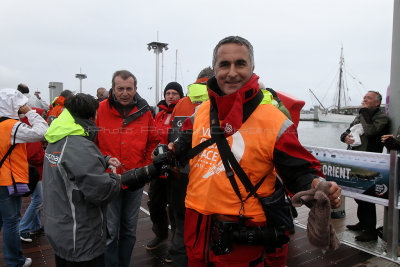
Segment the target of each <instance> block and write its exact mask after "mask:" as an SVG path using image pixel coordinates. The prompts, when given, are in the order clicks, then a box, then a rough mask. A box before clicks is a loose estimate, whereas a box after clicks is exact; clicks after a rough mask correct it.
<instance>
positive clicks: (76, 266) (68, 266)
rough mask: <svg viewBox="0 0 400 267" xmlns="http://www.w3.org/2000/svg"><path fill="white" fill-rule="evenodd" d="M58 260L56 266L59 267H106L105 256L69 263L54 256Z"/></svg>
mask: <svg viewBox="0 0 400 267" xmlns="http://www.w3.org/2000/svg"><path fill="white" fill-rule="evenodd" d="M54 256H55V258H56V266H57V267H104V254H102V255H100V256H98V257H97V258H94V259H93V260H90V261H81V262H76V261H67V260H64V259H63V258H60V257H58V256H57V255H54Z"/></svg>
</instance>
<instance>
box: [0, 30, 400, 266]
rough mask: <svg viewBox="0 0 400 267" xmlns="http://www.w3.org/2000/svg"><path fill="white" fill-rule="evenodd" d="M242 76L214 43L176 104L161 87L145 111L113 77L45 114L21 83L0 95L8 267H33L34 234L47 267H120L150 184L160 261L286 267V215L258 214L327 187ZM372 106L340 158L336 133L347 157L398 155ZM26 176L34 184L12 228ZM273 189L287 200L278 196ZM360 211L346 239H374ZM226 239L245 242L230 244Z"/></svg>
mask: <svg viewBox="0 0 400 267" xmlns="http://www.w3.org/2000/svg"><path fill="white" fill-rule="evenodd" d="M254 66H255V65H254V52H253V47H252V45H251V43H250V42H249V41H247V40H246V39H244V38H242V37H239V36H229V37H226V38H224V39H222V40H221V41H220V42H219V43H218V44H217V45H216V47H215V48H214V53H213V58H212V68H211V67H207V68H204V69H203V70H201V71H200V73H199V75H198V77H197V79H196V81H195V82H194V83H193V84H190V85H189V86H188V93H187V95H186V96H184V93H183V88H182V86H181V85H180V84H179V83H177V82H170V83H168V84H167V85H166V86H165V88H164V99H163V100H162V101H160V102H159V103H158V104H157V108H152V107H150V106H149V104H148V103H147V101H146V100H145V99H144V98H142V97H141V96H140V95H139V93H138V90H137V78H136V77H135V75H133V74H132V73H131V72H129V71H127V70H119V71H116V72H115V73H114V74H113V76H112V84H111V89H110V90H109V91H107V90H106V89H105V88H103V87H101V88H98V90H97V99H95V98H94V97H93V96H91V95H88V94H82V93H78V94H75V95H74V94H73V93H72V92H71V91H69V90H64V91H63V92H62V93H61V94H60V96H58V97H57V98H56V99H54V100H53V101H52V103H51V104H50V105H49V104H47V103H45V102H44V101H43V100H42V99H41V98H40V95H39V94H38V93H35V94H34V96H32V95H30V91H29V88H28V86H26V85H24V84H20V85H18V87H17V90H15V89H1V90H0V116H1V119H0V129H1V135H0V138H1V139H2V140H3V141H2V142H0V158H1V159H3V160H2V161H1V164H2V165H1V168H0V201H1V205H0V223H1V225H2V226H3V233H4V235H3V250H4V259H5V262H6V264H7V265H8V266H31V264H32V260H31V259H30V258H26V257H24V255H23V253H22V247H21V241H23V242H32V238H31V236H32V235H34V234H38V233H43V232H44V233H45V235H46V237H47V239H48V241H49V243H50V245H51V247H52V249H53V251H54V254H55V262H56V265H57V266H96V267H97V266H107V267H114V266H130V264H131V258H132V251H133V248H134V246H135V242H136V229H137V223H138V216H139V211H140V205H141V199H142V194H143V185H144V184H145V183H149V184H150V186H149V193H148V195H149V201H148V203H147V204H148V207H149V212H150V218H151V221H152V223H153V227H152V230H153V232H154V238H153V239H152V240H151V241H150V242H149V243H148V244H147V245H146V249H148V250H153V249H155V248H157V247H158V246H159V245H160V244H161V243H162V242H164V241H165V240H166V239H167V237H168V227H169V225H170V226H171V230H172V233H173V234H172V240H171V245H170V249H169V251H168V256H167V257H166V258H165V262H167V263H173V264H174V266H188V265H189V266H208V264H214V265H216V266H238V264H242V265H243V266H264V265H265V264H266V265H268V266H285V263H286V259H287V252H288V246H287V243H288V240H289V239H288V238H287V236H288V234H289V230H290V227H289V226H288V225H286V224H284V223H281V221H285V220H286V221H287V219H288V216H289V217H290V214H289V215H288V214H287V213H285V212H276V210H274V211H273V212H272V211H271V210H272V208H271V206H270V205H269V201H270V199H272V198H275V197H277V198H279V199H284V198H285V195H282V194H283V192H284V191H286V193H287V195H293V194H296V193H298V192H301V191H306V190H309V189H311V188H312V189H315V188H317V185H318V184H319V183H320V182H321V181H323V182H325V181H324V179H323V178H322V177H324V175H323V173H322V172H321V165H320V163H319V162H318V160H317V159H315V158H314V157H313V156H312V155H311V154H310V153H309V152H308V151H307V150H306V149H305V148H304V147H303V146H302V145H301V144H300V142H299V140H298V137H297V130H296V126H295V125H294V124H293V123H292V121H291V117H290V112H289V111H288V110H287V109H286V108H285V106H284V105H283V103H282V102H281V101H280V99H279V97H278V96H277V94H276V92H275V91H274V90H272V89H270V88H265V86H263V84H262V83H261V82H259V76H258V75H257V74H255V73H254ZM381 98H382V97H381V96H380V94H379V93H378V92H368V93H367V95H366V96H365V97H364V101H363V106H362V108H361V109H360V115H359V116H358V117H357V118H356V120H355V121H354V122H353V123H352V125H351V126H353V125H355V124H361V125H362V127H363V128H364V135H363V136H361V142H362V145H361V146H357V147H356V146H351V144H352V142H353V139H352V135H351V133H350V130H347V131H346V132H345V133H344V134H343V135H342V137H341V140H342V141H343V142H345V143H346V144H348V145H349V149H355V150H360V151H371V152H382V147H383V144H385V145H387V146H388V147H389V148H390V149H398V147H399V144H400V142H399V141H397V140H398V139H396V138H394V136H392V135H384V134H389V132H388V127H387V125H388V118H387V117H385V116H386V115H384V114H381V112H380V111H379V105H380V102H381ZM155 110H158V112H155ZM44 118H45V119H44ZM399 131H400V130H399ZM398 136H399V135H397V138H398ZM381 138H382V142H381V140H380V139H381ZM163 145H164V146H163ZM166 147H167V148H166ZM164 152H165V153H164ZM31 169H32V170H33V171H34V170H36V171H37V173H38V176H39V177H40V178H39V181H38V182H37V183H36V186H35V187H34V188H32V189H31V195H30V196H31V202H30V204H29V206H28V208H27V210H26V211H25V214H24V216H23V218H22V219H21V221H20V211H21V198H22V195H23V193H24V194H26V193H27V191H29V190H24V185H25V186H26V185H28V184H29V183H30V177H31V176H32V175H33V174H32V173H31ZM33 171H32V172H33ZM278 176H279V178H277V177H278ZM280 183H283V185H284V188H285V190H278V189H280V188H282V185H280ZM278 192H279V193H280V195H277V193H278ZM327 197H328V198H329V201H330V206H331V208H338V207H339V206H340V205H341V201H342V200H341V188H340V187H339V186H338V185H337V184H336V183H335V182H329V192H328V195H327ZM285 203H286V202H285V201H283V202H282V203H281V204H280V205H282V206H279V209H280V210H285V206H284V205H285ZM42 204H43V205H42ZM358 204H359V206H358V212H357V215H358V217H359V220H360V222H359V223H358V224H356V225H349V226H348V228H349V229H350V230H355V231H363V232H362V233H361V235H359V236H357V237H356V239H357V240H359V241H370V240H376V229H375V227H376V225H375V224H376V215H375V217H374V216H371V215H370V214H372V213H371V212H372V210H374V205H373V204H370V203H364V202H361V201H360V202H358ZM42 206H43V215H44V218H43V219H42V218H41V208H42ZM270 208H271V210H270ZM366 213H368V214H366ZM271 214H272V215H271ZM291 219H292V218H291V217H290V218H289V221H290V220H291ZM42 221H43V225H42ZM235 231H238V232H241V233H245V234H244V235H245V236H252V235H253V234H254V233H257V234H256V235H255V236H256V238H251V237H248V238H247V239H246V238H243V236H241V238H233V236H235V233H236V232H235ZM270 233H276V235H271V234H270ZM258 236H261V237H262V238H258ZM253 237H254V236H253ZM267 237H268V238H267Z"/></svg>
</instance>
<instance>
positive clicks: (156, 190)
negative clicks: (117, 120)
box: [146, 82, 183, 261]
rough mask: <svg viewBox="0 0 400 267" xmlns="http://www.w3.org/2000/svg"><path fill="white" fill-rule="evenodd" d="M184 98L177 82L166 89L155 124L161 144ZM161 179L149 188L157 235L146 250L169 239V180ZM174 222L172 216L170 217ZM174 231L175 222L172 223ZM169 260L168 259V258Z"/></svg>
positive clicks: (151, 216)
mask: <svg viewBox="0 0 400 267" xmlns="http://www.w3.org/2000/svg"><path fill="white" fill-rule="evenodd" d="M182 97H183V90H182V86H181V85H180V84H179V83H177V82H170V83H168V84H167V86H166V87H165V89H164V100H161V101H160V103H158V105H157V106H158V107H159V109H160V112H158V113H157V115H156V118H155V122H156V127H157V131H158V133H159V135H160V137H161V142H160V143H161V144H168V131H169V129H170V128H171V123H170V122H171V114H172V111H173V110H174V107H175V105H176V103H177V102H178V101H179V99H181V98H182ZM160 178H163V179H153V180H151V182H150V187H149V201H148V202H147V205H148V206H149V211H150V218H151V221H152V222H153V227H152V230H153V232H154V234H155V235H156V236H155V238H154V239H152V240H151V241H150V242H149V243H148V244H147V246H146V249H148V250H152V249H155V248H157V247H158V246H159V245H160V243H161V242H162V241H164V240H165V239H167V237H168V216H167V212H166V207H167V202H168V201H167V191H168V190H167V186H168V185H167V180H166V177H165V176H164V175H163V176H161V177H160ZM169 211H170V214H171V210H169ZM170 218H171V220H172V216H170ZM171 225H172V228H173V229H174V222H173V221H172V222H171ZM167 258H168V257H167ZM167 261H168V259H167Z"/></svg>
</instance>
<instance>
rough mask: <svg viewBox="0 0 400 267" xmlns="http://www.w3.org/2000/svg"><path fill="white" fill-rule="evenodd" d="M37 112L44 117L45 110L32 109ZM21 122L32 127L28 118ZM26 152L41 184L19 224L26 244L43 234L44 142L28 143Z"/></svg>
mask: <svg viewBox="0 0 400 267" xmlns="http://www.w3.org/2000/svg"><path fill="white" fill-rule="evenodd" d="M32 109H33V110H36V113H38V114H40V115H41V116H42V115H43V112H44V109H41V108H34V107H33V108H32ZM21 121H22V122H24V123H26V124H28V125H30V124H29V122H28V119H27V117H23V118H21ZM26 152H27V156H28V163H29V165H30V166H29V168H35V169H36V170H37V173H38V174H39V182H38V183H37V184H36V187H35V189H34V190H33V193H32V195H31V202H30V203H29V206H28V208H27V209H26V211H25V213H24V216H23V217H22V219H21V222H20V224H19V232H20V236H21V240H22V241H24V242H28V243H31V242H32V238H31V237H30V235H33V234H40V233H42V232H43V228H42V226H41V225H42V220H41V215H40V212H41V209H42V199H43V195H42V182H41V181H42V173H43V159H44V149H43V146H42V142H41V141H39V142H35V143H27V144H26Z"/></svg>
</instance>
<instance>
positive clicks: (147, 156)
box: [96, 95, 160, 174]
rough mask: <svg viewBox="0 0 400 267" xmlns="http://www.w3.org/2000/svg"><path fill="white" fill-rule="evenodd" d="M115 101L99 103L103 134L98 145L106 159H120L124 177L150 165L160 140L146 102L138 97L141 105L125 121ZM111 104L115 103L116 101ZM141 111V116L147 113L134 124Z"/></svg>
mask: <svg viewBox="0 0 400 267" xmlns="http://www.w3.org/2000/svg"><path fill="white" fill-rule="evenodd" d="M112 97H113V95H111V96H110V97H109V98H108V99H106V100H104V101H102V102H100V103H99V104H100V106H99V108H98V110H97V119H96V125H97V127H99V128H100V130H99V132H98V135H97V139H96V144H97V146H98V147H99V149H100V151H101V153H102V154H103V155H109V156H112V157H116V158H118V160H119V161H120V162H121V167H120V168H118V170H117V173H118V174H121V173H123V172H126V171H128V170H130V169H133V168H140V167H143V166H145V165H148V164H150V163H151V162H152V161H151V153H152V152H153V150H154V149H155V148H156V146H157V144H158V143H159V141H160V137H159V135H158V133H157V129H156V125H155V123H154V120H153V117H152V116H151V112H150V110H149V109H148V104H147V102H146V100H144V99H142V98H140V96H139V95H137V97H136V98H137V99H138V101H137V105H135V107H133V109H132V110H131V111H130V113H129V114H128V116H127V117H126V118H122V116H121V114H120V113H119V112H118V110H117V109H115V106H114V105H113V104H110V98H112ZM111 102H112V103H113V101H112V100H111ZM138 107H139V109H138ZM138 110H139V113H138V114H140V113H142V112H141V111H143V110H147V111H145V112H144V113H143V114H142V115H141V116H139V117H138V118H136V119H134V120H133V121H130V120H131V119H132V118H133V117H132V116H134V115H133V114H135V113H136V112H138Z"/></svg>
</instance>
